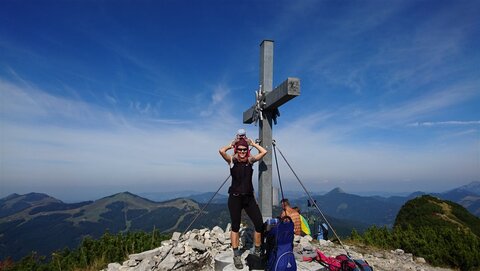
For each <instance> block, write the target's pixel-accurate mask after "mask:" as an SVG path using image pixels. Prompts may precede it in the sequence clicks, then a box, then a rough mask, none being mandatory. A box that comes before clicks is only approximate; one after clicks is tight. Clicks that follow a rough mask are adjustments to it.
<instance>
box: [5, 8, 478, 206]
mask: <svg viewBox="0 0 480 271" xmlns="http://www.w3.org/2000/svg"><path fill="white" fill-rule="evenodd" d="M478 14H480V2H478V1H473V0H472V1H294V2H292V1H213V0H212V1H8V0H7V1H1V2H0V95H1V97H0V98H1V102H0V106H1V108H0V129H1V131H0V132H1V138H0V147H1V149H0V158H1V161H0V163H1V165H0V196H5V195H8V194H10V193H14V192H16V193H26V192H30V191H37V192H45V193H48V194H51V195H54V196H57V197H60V198H62V199H68V198H85V199H92V198H97V197H99V196H104V195H109V194H113V193H115V192H119V191H125V190H128V191H131V192H134V193H141V192H156V191H176V190H193V191H214V190H215V189H216V188H217V187H218V186H219V185H220V184H221V182H222V181H223V180H224V178H225V177H226V176H227V175H228V167H227V165H226V164H225V163H224V162H223V160H222V159H221V158H220V156H219V155H218V149H219V147H220V146H222V145H225V144H226V143H228V142H229V141H230V140H231V139H232V137H233V136H234V134H235V131H236V130H237V129H238V128H245V129H247V132H248V135H249V136H250V137H252V138H256V137H258V131H257V130H258V127H256V126H254V125H244V124H242V113H243V111H245V110H246V109H248V108H249V107H250V106H251V105H252V104H253V103H254V91H255V90H256V89H257V88H258V80H259V79H258V69H259V67H258V66H259V65H258V63H259V45H260V43H261V41H262V40H264V39H272V40H274V41H275V47H274V85H279V84H280V83H281V82H282V81H284V80H285V79H286V78H287V77H298V78H300V80H301V95H300V96H299V97H297V98H295V99H293V100H291V101H290V102H288V103H287V104H285V105H283V106H282V108H281V109H280V112H281V116H280V118H279V119H278V125H276V126H275V127H274V128H273V129H274V138H275V139H276V141H277V143H278V147H279V148H280V149H281V150H282V151H283V153H284V154H285V155H286V156H287V159H289V160H290V163H291V164H292V166H293V167H294V168H295V170H296V171H297V173H298V174H299V176H300V177H301V178H302V180H303V181H304V182H305V184H306V186H307V187H308V188H310V189H311V190H313V191H327V190H330V189H332V188H334V187H337V186H340V187H342V188H343V189H344V190H346V191H350V192H357V191H396V192H400V191H415V190H423V191H433V192H437V191H445V190H448V189H451V188H455V187H458V186H461V185H464V184H466V183H469V182H472V181H479V180H480V109H479V108H480V107H479V105H480V69H479V63H480V50H479V49H478V48H480V38H479V37H480V20H478ZM280 165H281V167H282V168H281V172H282V180H284V182H285V185H286V187H287V188H288V189H291V190H300V186H299V185H298V184H297V183H296V181H295V180H294V179H293V176H292V175H291V174H290V173H289V172H288V169H287V167H286V166H285V165H282V163H280ZM274 182H276V178H275V177H274Z"/></svg>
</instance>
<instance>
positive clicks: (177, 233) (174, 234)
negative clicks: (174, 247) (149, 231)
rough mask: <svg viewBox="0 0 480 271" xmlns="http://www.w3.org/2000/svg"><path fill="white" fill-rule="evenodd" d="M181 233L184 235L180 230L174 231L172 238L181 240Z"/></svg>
mask: <svg viewBox="0 0 480 271" xmlns="http://www.w3.org/2000/svg"><path fill="white" fill-rule="evenodd" d="M180 235H182V234H181V233H180V232H174V233H173V234H172V239H171V240H172V241H178V240H180Z"/></svg>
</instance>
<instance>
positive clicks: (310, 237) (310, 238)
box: [303, 235, 313, 242]
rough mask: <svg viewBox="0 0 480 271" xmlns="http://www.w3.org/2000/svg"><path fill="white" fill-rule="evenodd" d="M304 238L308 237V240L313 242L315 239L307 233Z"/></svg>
mask: <svg viewBox="0 0 480 271" xmlns="http://www.w3.org/2000/svg"><path fill="white" fill-rule="evenodd" d="M303 238H304V239H307V240H308V242H312V240H313V238H312V236H310V235H305V236H304V237H303Z"/></svg>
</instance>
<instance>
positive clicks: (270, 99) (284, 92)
mask: <svg viewBox="0 0 480 271" xmlns="http://www.w3.org/2000/svg"><path fill="white" fill-rule="evenodd" d="M298 95H300V79H298V78H294V77H288V78H287V80H285V81H283V83H282V84H280V85H279V86H278V87H276V88H275V89H274V90H272V91H270V92H268V93H267V94H266V95H265V106H264V108H263V110H272V109H275V108H279V107H280V106H281V105H282V104H284V103H286V102H288V101H290V100H291V99H293V98H295V97H297V96H298ZM254 112H255V106H252V107H250V108H249V109H248V110H247V111H245V112H243V123H247V124H249V123H252V122H253V116H254Z"/></svg>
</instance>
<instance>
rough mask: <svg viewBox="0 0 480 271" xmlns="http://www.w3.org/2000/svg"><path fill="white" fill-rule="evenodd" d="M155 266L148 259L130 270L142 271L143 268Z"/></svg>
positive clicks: (147, 268)
mask: <svg viewBox="0 0 480 271" xmlns="http://www.w3.org/2000/svg"><path fill="white" fill-rule="evenodd" d="M153 266H155V262H154V261H151V260H150V259H145V260H143V261H142V262H141V263H140V264H139V265H137V266H136V267H134V268H133V269H132V271H144V270H151V269H152V267H153Z"/></svg>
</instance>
